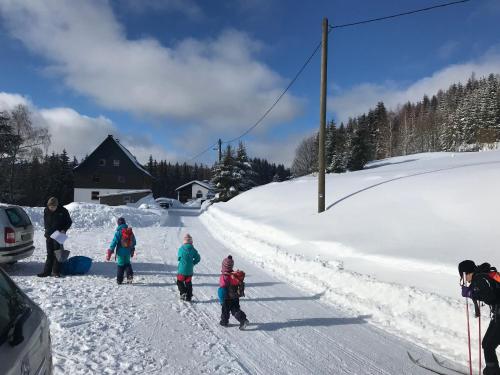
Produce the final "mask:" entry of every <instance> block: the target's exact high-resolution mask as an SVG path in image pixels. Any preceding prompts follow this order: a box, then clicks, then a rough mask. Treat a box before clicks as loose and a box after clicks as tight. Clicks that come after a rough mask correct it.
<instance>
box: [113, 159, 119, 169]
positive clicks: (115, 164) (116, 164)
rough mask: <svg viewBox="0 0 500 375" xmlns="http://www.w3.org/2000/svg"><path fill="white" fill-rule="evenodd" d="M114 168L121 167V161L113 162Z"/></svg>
mask: <svg viewBox="0 0 500 375" xmlns="http://www.w3.org/2000/svg"><path fill="white" fill-rule="evenodd" d="M113 166H114V167H119V166H120V160H119V159H115V160H113Z"/></svg>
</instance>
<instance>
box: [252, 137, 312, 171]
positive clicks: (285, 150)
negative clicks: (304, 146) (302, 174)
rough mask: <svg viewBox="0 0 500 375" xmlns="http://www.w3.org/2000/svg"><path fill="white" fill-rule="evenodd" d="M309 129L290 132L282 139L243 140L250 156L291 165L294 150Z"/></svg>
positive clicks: (286, 165) (287, 165)
mask: <svg viewBox="0 0 500 375" xmlns="http://www.w3.org/2000/svg"><path fill="white" fill-rule="evenodd" d="M311 133H312V132H311V131H307V132H301V133H295V134H290V135H288V136H285V137H284V139H281V138H280V139H276V140H269V139H266V140H264V141H259V140H251V141H248V142H245V145H246V146H247V150H248V154H249V156H250V157H252V158H253V157H258V158H265V159H267V160H268V161H269V162H271V163H276V164H284V165H285V167H290V166H291V165H292V162H293V159H294V157H295V150H296V148H297V146H298V145H299V143H300V142H301V141H302V140H303V139H304V138H305V137H308V136H310V135H311Z"/></svg>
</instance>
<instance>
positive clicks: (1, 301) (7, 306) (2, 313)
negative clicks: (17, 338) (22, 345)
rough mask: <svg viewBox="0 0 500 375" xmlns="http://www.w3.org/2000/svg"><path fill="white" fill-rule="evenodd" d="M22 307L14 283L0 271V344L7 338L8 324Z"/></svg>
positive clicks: (22, 304)
mask: <svg viewBox="0 0 500 375" xmlns="http://www.w3.org/2000/svg"><path fill="white" fill-rule="evenodd" d="M23 308H24V303H23V301H22V299H21V296H20V295H19V293H18V292H17V291H16V289H15V286H14V284H13V283H12V282H11V281H10V280H8V279H7V277H6V276H5V275H4V273H3V272H1V271H0V345H1V344H3V343H4V342H5V340H6V339H7V334H8V331H9V328H10V327H9V325H10V324H11V322H12V321H13V320H14V319H16V317H17V315H18V314H19V312H20V311H22V309H23Z"/></svg>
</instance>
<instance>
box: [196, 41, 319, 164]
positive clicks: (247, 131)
mask: <svg viewBox="0 0 500 375" xmlns="http://www.w3.org/2000/svg"><path fill="white" fill-rule="evenodd" d="M320 47H321V42H319V44H318V45H317V46H316V48H315V49H314V51H313V52H312V53H311V55H310V56H309V57H308V58H307V60H306V61H305V62H304V64H303V65H302V67H301V68H300V69H299V71H298V72H297V74H295V76H294V77H293V79H292V80H291V81H290V83H289V84H288V86H286V88H285V89H284V90H283V91H282V92H281V94H280V95H279V96H278V98H277V99H276V100H275V101H274V103H273V104H272V105H271V106H270V107H269V108H268V109H267V111H266V112H264V114H263V115H262V116H261V117H260V118H259V119H258V120H257V121H256V122H255V124H253V125H252V126H251V127H249V128H248V129H247V130H246V131H245V132H243V133H242V134H241V135H239V136H238V137H236V138H233V139H231V140H229V141H224V142H222V144H226V143H232V142H234V141H237V140H238V139H241V138H242V137H244V136H245V135H247V134H248V133H250V132H251V131H252V130H253V129H255V128H256V127H257V126H258V125H259V124H260V123H261V122H262V121H263V120H264V119H265V118H266V117H267V115H268V114H269V113H270V112H271V111H272V110H273V109H274V107H276V105H277V104H278V103H279V101H280V100H281V99H282V98H283V96H284V95H285V94H286V92H287V91H288V90H289V89H290V87H292V85H293V84H294V83H295V81H297V79H298V78H299V76H300V75H301V74H302V72H303V71H304V69H305V68H306V66H307V65H308V64H309V62H310V61H311V60H312V58H313V57H314V55H315V54H316V53H317V52H318V50H319V48H320ZM216 144H217V142H215V143H213V144H212V145H211V146H209V147H207V148H206V149H205V150H203V151H202V152H200V153H198V154H197V155H196V156H193V157H192V158H190V159H189V160H188V162H189V161H192V160H194V159H197V158H198V157H200V156H201V155H203V154H204V153H206V152H208V151H209V150H210V149H211V148H212V147H214V146H215V145H216Z"/></svg>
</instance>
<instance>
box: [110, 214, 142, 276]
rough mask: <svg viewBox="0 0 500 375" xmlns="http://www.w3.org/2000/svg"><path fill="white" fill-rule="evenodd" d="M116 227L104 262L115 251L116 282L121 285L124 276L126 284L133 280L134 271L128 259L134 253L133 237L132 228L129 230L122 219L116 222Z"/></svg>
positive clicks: (134, 242) (134, 243)
mask: <svg viewBox="0 0 500 375" xmlns="http://www.w3.org/2000/svg"><path fill="white" fill-rule="evenodd" d="M117 224H118V227H117V228H116V231H115V235H114V237H113V241H111V244H110V245H109V249H108V251H107V254H106V260H108V261H109V260H110V259H111V255H112V254H113V253H114V251H115V249H116V264H117V266H118V268H117V272H116V282H117V283H118V284H122V283H123V276H124V274H125V275H126V276H127V282H128V283H131V282H132V280H133V278H134V271H133V270H132V264H131V263H130V258H132V257H133V256H134V252H135V245H136V241H135V235H134V234H133V233H132V228H129V227H128V225H127V223H126V222H125V219H124V218H123V217H120V218H118V220H117Z"/></svg>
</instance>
